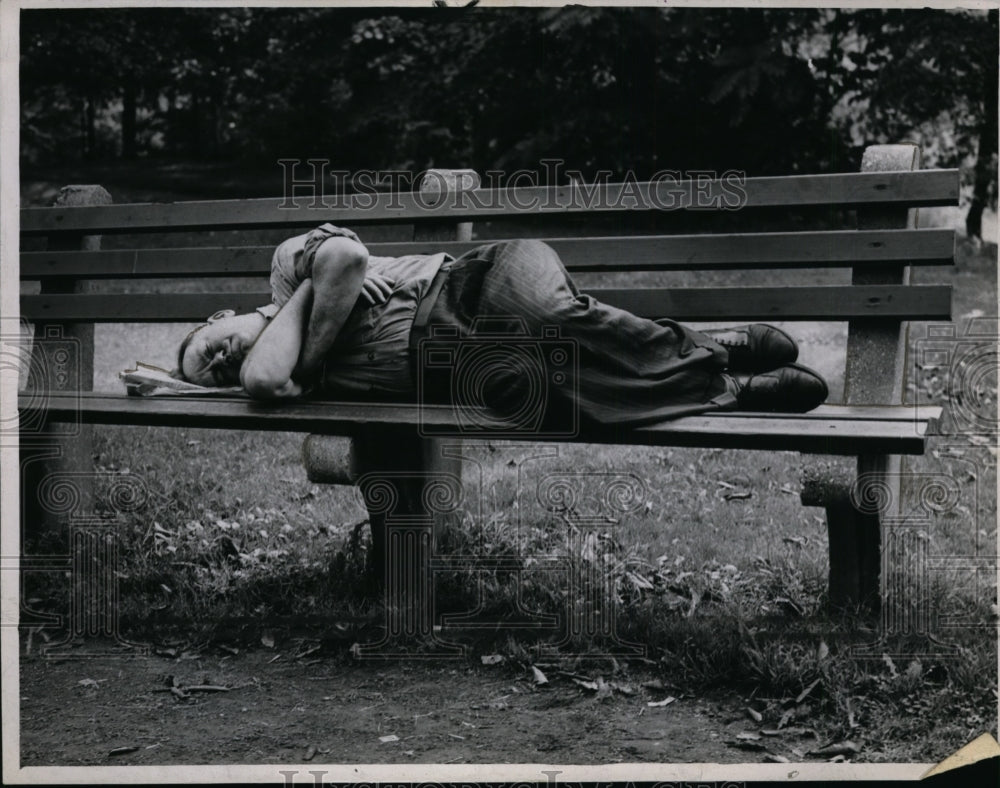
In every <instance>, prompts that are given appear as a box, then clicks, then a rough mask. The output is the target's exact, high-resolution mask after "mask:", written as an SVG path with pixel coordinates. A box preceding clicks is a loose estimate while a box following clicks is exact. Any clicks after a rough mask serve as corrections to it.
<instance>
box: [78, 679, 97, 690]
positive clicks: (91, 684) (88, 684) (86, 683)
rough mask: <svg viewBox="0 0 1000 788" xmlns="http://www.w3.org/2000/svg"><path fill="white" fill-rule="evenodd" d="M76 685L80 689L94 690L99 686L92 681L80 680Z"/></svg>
mask: <svg viewBox="0 0 1000 788" xmlns="http://www.w3.org/2000/svg"><path fill="white" fill-rule="evenodd" d="M76 683H77V684H79V685H80V686H81V687H94V688H95V689H97V688H98V687H100V686H101V685H100V684H98V683H97V682H96V681H94V679H80V680H79V681H78V682H76Z"/></svg>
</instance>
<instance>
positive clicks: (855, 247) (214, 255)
mask: <svg viewBox="0 0 1000 788" xmlns="http://www.w3.org/2000/svg"><path fill="white" fill-rule="evenodd" d="M954 235H955V234H954V231H952V230H944V229H934V230H888V231H887V230H874V231H868V232H857V231H853V230H839V231H831V232H801V233H757V234H752V233H741V234H726V235H708V234H705V235H658V236H633V237H629V238H608V237H600V238H546V239H545V240H546V243H548V244H549V245H550V246H552V247H553V248H554V249H555V250H556V252H557V253H558V254H559V256H560V258H561V259H562V260H563V262H564V263H565V264H566V267H567V268H568V269H569V270H571V271H635V270H649V271H657V270H664V271H666V270H684V271H688V270H707V269H738V268H813V267H841V268H842V267H844V266H845V265H846V264H850V265H852V266H854V265H856V264H857V263H867V262H870V263H886V262H907V263H909V264H910V265H949V264H951V263H952V261H953V259H954ZM482 243H486V241H485V240H477V241H465V242H461V241H440V242H436V243H434V244H432V245H428V243H427V242H414V241H409V242H405V241H404V242H391V243H370V244H367V247H368V250H369V252H370V253H371V254H373V255H379V256H386V257H395V256H399V255H404V254H416V253H422V252H429V251H434V252H438V251H440V252H447V253H449V254H451V255H453V256H455V257H458V256H459V255H461V254H462V253H464V252H466V251H468V250H469V249H472V248H474V247H476V246H477V245H479V244H482ZM273 253H274V247H273V246H247V247H228V248H222V247H214V248H207V247H200V248H181V249H122V250H107V251H103V252H80V251H76V252H72V251H71V252H25V253H23V254H22V255H21V278H22V279H42V278H46V277H56V276H73V277H79V278H86V279H100V278H115V277H127V278H137V277H172V276H184V277H190V276H256V275H266V274H268V272H269V271H270V267H271V256H272V254H273Z"/></svg>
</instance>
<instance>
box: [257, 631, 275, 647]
mask: <svg viewBox="0 0 1000 788" xmlns="http://www.w3.org/2000/svg"><path fill="white" fill-rule="evenodd" d="M260 642H261V643H262V644H263V645H264V646H266V647H267V648H274V634H273V633H272V632H271V630H269V629H265V630H264V632H263V633H261V636H260Z"/></svg>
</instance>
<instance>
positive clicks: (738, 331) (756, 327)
mask: <svg viewBox="0 0 1000 788" xmlns="http://www.w3.org/2000/svg"><path fill="white" fill-rule="evenodd" d="M702 333H703V334H705V335H706V336H709V337H711V338H712V339H714V340H715V341H716V342H718V343H719V344H720V345H722V346H723V347H724V348H725V349H726V350H728V351H729V365H728V367H729V369H731V370H733V371H734V372H767V371H768V370H771V369H777V368H778V367H781V366H784V365H785V364H791V363H792V362H793V361H795V359H797V358H798V357H799V346H798V345H797V344H795V340H794V339H792V338H791V337H790V336H788V334H786V333H785V332H784V331H782V330H781V329H780V328H775V327H774V326H769V325H768V324H767V323H754V324H752V325H749V326H734V327H733V328H713V329H709V330H707V331H702Z"/></svg>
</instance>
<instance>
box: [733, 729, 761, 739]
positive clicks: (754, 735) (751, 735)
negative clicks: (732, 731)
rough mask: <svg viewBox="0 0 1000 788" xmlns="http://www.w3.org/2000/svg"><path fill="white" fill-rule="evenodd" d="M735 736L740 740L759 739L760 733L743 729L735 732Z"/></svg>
mask: <svg viewBox="0 0 1000 788" xmlns="http://www.w3.org/2000/svg"><path fill="white" fill-rule="evenodd" d="M736 738H737V739H739V740H740V741H760V734H758V733H751V732H750V731H743V732H741V733H737V734H736Z"/></svg>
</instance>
